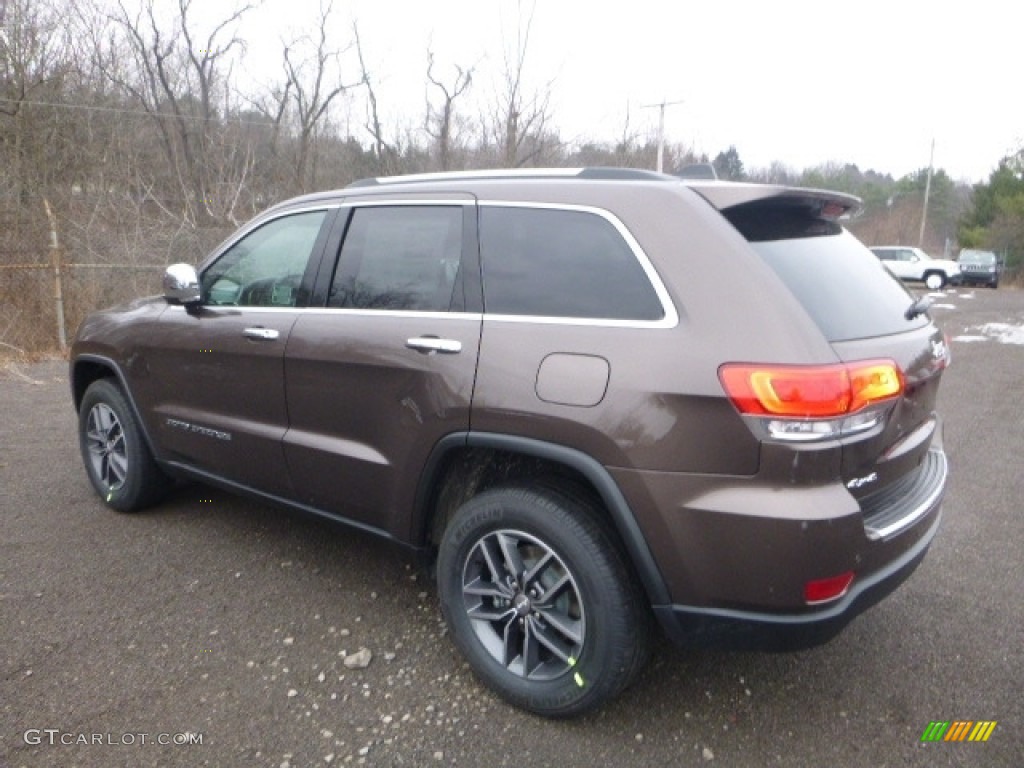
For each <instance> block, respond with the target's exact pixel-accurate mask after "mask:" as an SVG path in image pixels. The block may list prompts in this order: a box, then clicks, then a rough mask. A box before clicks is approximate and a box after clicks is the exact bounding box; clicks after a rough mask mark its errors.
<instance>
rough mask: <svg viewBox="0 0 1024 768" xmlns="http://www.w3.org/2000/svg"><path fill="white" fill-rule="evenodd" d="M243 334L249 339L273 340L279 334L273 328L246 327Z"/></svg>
mask: <svg viewBox="0 0 1024 768" xmlns="http://www.w3.org/2000/svg"><path fill="white" fill-rule="evenodd" d="M242 335H243V336H245V338H247V339H263V340H264V341H273V340H274V339H276V338H277V337H278V336H280V335H281V334H279V333H278V332H277V331H275V330H274V329H273V328H246V329H245V330H244V331H242Z"/></svg>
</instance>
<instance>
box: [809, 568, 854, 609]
mask: <svg viewBox="0 0 1024 768" xmlns="http://www.w3.org/2000/svg"><path fill="white" fill-rule="evenodd" d="M853 577H854V573H853V571H847V572H846V573H841V574H839V575H838V576H830V577H829V578H827V579H815V580H814V581H808V582H807V583H806V584H804V600H805V601H807V604H808V605H818V604H820V603H827V602H829V601H830V600H838V599H839V598H840V597H842V596H843V595H845V594H846V590H848V589H849V588H850V585H851V584H852V583H853Z"/></svg>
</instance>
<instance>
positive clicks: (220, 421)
mask: <svg viewBox="0 0 1024 768" xmlns="http://www.w3.org/2000/svg"><path fill="white" fill-rule="evenodd" d="M858 205H859V201H858V200H857V199H856V198H852V197H848V196H846V195H843V194H839V193H834V192H824V191H818V190H807V189H793V188H785V187H778V186H759V185H752V184H729V183H721V182H716V181H703V180H699V181H688V182H687V181H681V180H679V179H677V178H673V177H669V176H663V175H661V174H654V173H650V172H645V171H632V170H623V169H587V170H582V171H580V170H568V169H561V170H552V171H541V170H537V171H528V172H520V173H515V172H504V171H494V172H476V173H464V174H445V175H427V176H419V177H398V178H386V179H375V180H369V181H366V182H362V183H357V184H355V185H352V186H350V187H348V188H345V189H342V190H338V191H333V192H325V193H321V194H313V195H307V196H304V197H300V198H296V199H294V200H289V201H287V202H284V203H281V204H280V205H277V206H275V207H273V208H271V209H270V210H268V211H266V212H265V213H263V214H262V215H260V216H258V217H257V218H256V219H254V220H253V221H252V222H251V223H249V224H247V225H245V226H244V227H243V228H242V229H241V230H239V231H238V233H237V234H235V235H234V236H233V237H231V238H230V239H229V240H228V241H226V242H225V243H224V244H223V245H222V246H221V247H219V248H218V249H217V250H216V251H215V252H214V253H213V254H211V255H210V256H209V257H208V258H207V259H205V260H204V261H203V262H202V263H201V264H200V265H199V267H198V269H195V268H193V267H191V266H189V265H184V264H178V265H174V266H172V267H170V268H169V269H168V270H167V274H166V275H165V278H164V296H162V297H152V298H148V299H141V300H138V301H135V302H134V303H131V304H129V305H127V306H122V307H117V308H114V309H109V310H106V311H104V312H99V313H96V314H93V315H91V316H90V317H89V318H87V319H86V320H85V322H84V323H83V324H82V326H81V328H80V330H79V332H78V337H77V339H76V341H75V343H74V348H73V351H72V355H71V363H70V365H71V389H72V394H73V398H74V404H75V407H76V408H77V410H78V413H79V419H80V422H79V423H80V428H79V433H80V442H81V452H82V456H83V458H84V462H85V468H86V471H87V474H88V476H89V479H90V480H91V482H92V484H93V486H94V487H95V489H96V491H97V492H98V493H99V495H100V497H101V498H102V499H103V500H104V501H105V502H106V504H108V505H109V506H111V507H113V508H114V509H117V510H121V511H125V512H130V511H135V510H138V509H142V508H143V507H145V506H147V505H150V504H153V503H155V502H156V501H157V500H158V499H159V498H160V495H161V493H162V492H163V490H164V489H165V487H166V484H167V482H168V478H173V477H181V478H194V479H198V480H200V481H203V482H207V483H211V484H214V485H217V486H220V487H223V488H227V489H229V490H232V491H241V492H245V493H248V494H250V495H252V496H254V497H256V498H257V499H263V500H267V501H273V502H277V503H280V504H283V505H286V506H288V507H291V508H293V509H298V510H302V511H305V512H307V513H312V514H314V515H319V516H323V517H327V518H330V519H332V520H339V521H343V522H346V523H348V524H351V525H352V526H354V527H355V528H358V529H359V530H362V531H368V532H371V533H375V534H378V535H381V536H384V537H386V538H388V539H391V540H393V541H396V542H398V543H400V544H403V545H406V546H408V547H411V548H414V549H416V550H420V551H422V552H424V553H427V554H433V555H436V559H434V560H433V563H434V565H435V566H436V576H437V589H438V594H439V598H440V603H441V610H442V612H443V614H444V618H445V620H446V621H447V623H448V626H449V627H450V629H451V635H452V637H453V639H454V642H455V644H456V645H457V646H458V647H459V648H460V649H461V651H462V652H463V653H464V654H465V657H466V658H467V659H468V661H469V663H470V665H471V667H472V668H473V670H474V671H475V672H476V673H477V675H479V677H480V678H481V679H482V680H483V681H484V682H485V683H486V684H487V685H489V686H490V687H491V688H493V689H494V690H495V691H497V692H498V693H499V694H500V695H501V696H503V697H504V698H505V699H507V700H509V701H511V702H513V703H515V704H516V705H518V706H521V707H524V708H526V709H528V710H531V711H533V712H537V713H540V714H543V715H548V716H568V715H573V714H576V713H579V712H582V711H585V710H587V709H590V708H592V707H595V706H597V705H598V704H600V703H601V702H603V701H605V700H607V699H608V698H609V697H611V696H614V695H615V694H617V693H618V692H620V691H621V690H622V689H623V688H624V687H625V686H626V685H628V684H629V682H630V681H631V680H632V679H633V678H634V677H635V675H636V674H637V672H638V671H639V670H640V668H641V667H642V665H643V663H644V661H645V659H646V658H647V655H648V649H649V638H650V629H651V627H650V624H651V621H650V620H651V618H652V617H653V618H655V619H657V621H658V622H659V623H660V625H661V627H662V628H663V629H664V630H665V631H666V632H667V633H668V634H669V635H670V636H671V637H673V638H675V639H677V640H680V641H689V640H693V639H694V638H697V637H700V638H704V639H707V638H722V642H724V640H725V638H726V637H727V635H728V637H729V638H731V640H730V642H732V640H735V639H738V640H739V641H741V643H742V644H744V645H747V647H749V646H750V645H751V644H764V643H776V642H777V641H778V640H779V639H780V638H781V639H782V640H785V641H787V642H798V643H808V642H820V641H822V640H824V639H827V637H828V636H830V635H832V634H834V633H835V632H836V631H838V629H840V628H841V627H842V626H843V625H844V624H845V623H846V622H848V621H849V620H850V618H851V617H853V616H854V615H855V614H856V613H858V612H859V611H860V610H862V609H863V608H865V607H866V606H867V605H869V604H871V603H872V602H874V601H875V600H877V599H879V598H880V597H881V596H883V595H884V594H886V593H887V592H889V591H890V590H892V589H893V588H894V587H895V586H896V585H897V584H898V583H899V582H900V581H902V579H904V578H905V577H906V576H907V575H908V574H909V573H910V572H911V571H912V570H913V569H914V568H915V567H916V565H917V564H918V563H919V561H920V560H921V558H922V557H923V556H924V554H925V552H926V550H927V548H928V546H929V544H930V542H931V541H932V538H933V537H934V536H935V533H936V530H937V528H938V525H939V517H940V501H941V498H942V496H943V491H944V488H945V484H946V474H947V469H946V458H945V455H944V453H943V450H942V442H941V427H940V421H939V418H938V416H937V415H936V413H935V401H936V393H937V391H938V387H939V381H940V379H941V376H942V372H943V370H944V369H945V367H946V365H947V363H948V361H949V354H948V348H947V346H946V343H945V342H944V339H943V335H942V333H941V332H940V331H939V330H938V329H937V328H936V327H935V326H934V325H933V324H932V322H931V320H930V319H929V317H928V316H927V314H926V313H925V311H926V305H925V304H923V303H922V302H915V300H914V298H912V297H911V296H910V295H909V294H908V293H907V291H906V290H905V289H904V288H903V287H902V286H901V285H900V284H899V283H898V282H897V281H895V280H893V279H892V278H891V277H890V276H889V275H888V274H887V273H886V271H885V270H884V269H883V268H882V266H881V265H880V264H879V262H878V260H877V259H876V258H874V257H873V256H872V255H871V253H870V252H869V251H868V250H867V248H865V247H864V246H863V245H862V244H861V243H860V242H858V241H857V240H856V239H855V238H854V237H853V236H852V235H851V234H849V233H848V232H847V231H845V230H844V229H843V227H842V226H841V224H840V219H841V218H842V217H844V216H845V215H847V214H848V213H850V212H851V211H854V210H855V209H856V208H857V207H858ZM851 663H852V662H851ZM857 663H860V662H857Z"/></svg>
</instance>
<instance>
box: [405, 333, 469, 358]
mask: <svg viewBox="0 0 1024 768" xmlns="http://www.w3.org/2000/svg"><path fill="white" fill-rule="evenodd" d="M405 346H407V347H408V348H409V349H415V350H416V351H417V352H422V353H423V354H425V355H429V354H432V353H434V352H441V353H442V354H445V355H455V354H458V353H459V352H461V351H462V342H461V341H456V340H455V339H439V338H437V337H436V336H420V337H419V338H415V339H409V340H408V341H406V342H405Z"/></svg>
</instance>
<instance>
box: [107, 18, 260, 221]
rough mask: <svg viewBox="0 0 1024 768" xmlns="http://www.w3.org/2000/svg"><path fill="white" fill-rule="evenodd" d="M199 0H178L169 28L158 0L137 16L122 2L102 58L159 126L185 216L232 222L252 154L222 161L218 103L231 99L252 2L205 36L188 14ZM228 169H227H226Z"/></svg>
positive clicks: (113, 77) (112, 75)
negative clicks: (242, 26)
mask: <svg viewBox="0 0 1024 768" xmlns="http://www.w3.org/2000/svg"><path fill="white" fill-rule="evenodd" d="M192 3H193V0H177V8H176V11H177V12H176V14H175V17H176V18H175V19H174V21H173V23H172V25H171V26H170V28H166V27H165V26H164V24H163V23H161V21H160V19H159V18H158V14H157V11H156V0H145V3H144V4H143V6H142V8H141V9H140V10H139V11H137V12H135V13H132V12H131V11H130V10H129V9H128V8H127V7H126V6H125V4H124V2H123V0H118V4H117V10H116V11H115V12H114V13H113V14H111V15H110V17H109V19H110V21H111V22H112V23H113V25H114V29H113V33H112V34H111V36H110V39H109V40H108V41H107V42H108V47H107V49H106V51H105V52H104V55H103V56H102V57H101V58H100V59H99V60H100V62H101V66H102V69H103V73H104V75H105V76H106V77H107V78H108V79H109V80H110V81H111V82H113V83H115V84H117V85H118V86H119V87H121V88H122V89H123V90H124V91H125V92H126V93H127V94H128V95H129V96H130V97H131V99H132V100H133V101H134V102H135V103H136V104H137V105H138V106H140V107H141V108H142V109H143V110H144V111H145V112H146V113H147V114H148V115H149V116H150V118H151V119H152V122H153V124H154V125H155V126H156V128H157V131H158V134H159V137H160V142H161V146H162V149H163V152H164V154H165V157H166V160H167V163H168V166H169V167H170V168H171V169H172V172H173V175H174V177H175V179H176V181H177V186H178V189H179V193H180V194H181V198H182V199H181V205H182V210H181V216H182V218H184V219H185V220H186V221H188V222H190V223H191V224H193V225H199V226H203V225H208V224H210V223H212V222H215V221H216V220H218V219H224V218H227V219H233V218H234V217H233V214H232V210H231V201H233V200H237V199H238V187H239V186H240V185H241V184H244V182H245V178H246V176H247V174H248V173H249V170H250V169H249V167H248V166H247V164H246V163H247V160H246V158H248V157H250V155H249V153H239V154H238V155H237V156H236V157H235V158H234V159H235V161H236V162H234V163H231V164H226V163H224V162H223V160H224V158H218V160H220V161H221V162H216V161H215V159H214V158H213V157H212V154H213V152H214V151H215V150H216V149H218V142H217V140H216V139H217V136H216V134H217V131H218V130H219V129H220V127H221V122H220V119H219V117H220V116H219V115H218V111H217V104H218V103H219V102H220V100H221V98H222V97H223V98H224V99H225V100H226V98H227V88H226V81H227V79H228V77H229V72H225V71H224V69H225V67H227V68H228V69H230V64H231V61H232V56H233V55H234V53H235V52H236V51H238V50H241V49H242V47H243V41H242V39H241V38H240V37H238V35H237V33H236V32H235V29H236V27H237V24H238V22H239V20H240V19H241V18H242V17H243V15H244V14H245V13H246V12H247V11H249V10H250V9H251V8H252V6H251V5H245V6H242V7H240V8H238V9H237V10H235V11H233V12H232V13H231V14H230V15H228V16H227V17H226V18H224V19H223V20H221V21H220V22H218V23H216V24H215V25H214V26H213V28H212V29H211V30H210V31H209V32H208V33H206V34H205V35H203V34H202V33H200V32H199V31H198V30H197V28H196V27H195V25H194V22H193V20H192V18H191V16H190V14H191V11H192ZM228 166H229V167H228Z"/></svg>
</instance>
